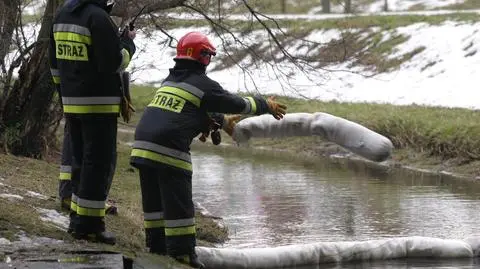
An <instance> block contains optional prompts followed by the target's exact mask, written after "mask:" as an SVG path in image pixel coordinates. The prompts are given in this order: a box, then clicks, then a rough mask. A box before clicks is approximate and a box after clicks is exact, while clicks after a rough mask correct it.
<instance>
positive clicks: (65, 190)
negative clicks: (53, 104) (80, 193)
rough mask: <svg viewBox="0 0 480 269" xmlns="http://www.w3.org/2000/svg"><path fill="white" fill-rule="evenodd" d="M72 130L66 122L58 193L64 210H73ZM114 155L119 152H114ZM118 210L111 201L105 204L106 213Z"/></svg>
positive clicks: (112, 169) (110, 178)
mask: <svg viewBox="0 0 480 269" xmlns="http://www.w3.org/2000/svg"><path fill="white" fill-rule="evenodd" d="M70 139H71V136H70V130H69V128H68V124H65V126H64V128H63V144H62V160H61V165H60V173H59V176H58V179H59V184H58V195H59V197H60V205H61V208H62V209H63V210H66V211H70V210H71V198H72V182H71V179H72V158H73V156H72V148H71V147H72V143H71V141H70ZM113 154H114V155H116V154H117V153H116V152H114V153H113ZM116 161H117V158H116V157H114V158H113V163H112V164H111V167H110V168H111V171H110V174H109V177H108V184H109V185H108V188H107V189H106V190H105V191H106V195H108V193H109V192H110V186H111V184H112V180H113V176H114V173H115V167H116ZM117 212H118V210H117V207H116V206H115V205H113V204H110V203H109V202H107V203H106V205H105V214H111V215H116V214H117Z"/></svg>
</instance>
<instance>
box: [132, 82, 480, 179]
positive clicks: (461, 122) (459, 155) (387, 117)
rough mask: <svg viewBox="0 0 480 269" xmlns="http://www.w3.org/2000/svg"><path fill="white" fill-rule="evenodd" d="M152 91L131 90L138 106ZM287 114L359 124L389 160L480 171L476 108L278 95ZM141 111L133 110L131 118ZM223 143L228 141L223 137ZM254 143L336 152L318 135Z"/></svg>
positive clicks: (309, 151)
mask: <svg viewBox="0 0 480 269" xmlns="http://www.w3.org/2000/svg"><path fill="white" fill-rule="evenodd" d="M153 92H154V89H153V88H150V87H148V86H137V87H135V88H134V89H133V90H132V93H133V94H134V102H135V105H136V107H138V108H141V107H144V106H145V105H147V104H148V102H149V101H150V98H151V96H152V94H153ZM278 100H279V101H281V102H284V103H285V104H287V105H288V107H289V109H288V112H290V113H293V112H326V113H330V114H333V115H336V116H339V117H342V118H345V119H348V120H351V121H354V122H357V123H360V124H362V125H364V126H366V127H368V128H370V129H372V130H374V131H376V132H378V133H380V134H382V135H384V136H386V137H388V138H389V139H390V140H391V141H392V142H393V143H394V145H395V148H396V150H395V152H394V154H393V162H394V163H396V164H399V165H412V166H416V167H419V168H426V169H432V170H435V171H448V172H454V173H460V174H464V175H469V176H479V175H480V137H479V136H478V133H480V125H479V124H478V122H480V111H475V110H468V109H460V108H441V107H424V106H392V105H386V104H369V103H338V102H322V101H316V100H304V99H294V98H285V97H279V98H278ZM140 115H141V112H140V113H137V115H136V116H135V119H138V117H139V116H140ZM223 141H225V142H227V143H228V142H231V140H229V139H228V137H227V135H226V134H224V135H223ZM252 145H254V146H257V147H259V146H268V147H274V149H279V150H289V151H291V152H292V153H293V152H297V153H298V152H300V154H305V155H313V156H315V155H325V154H329V153H334V152H336V151H339V150H341V149H339V148H338V147H334V146H332V145H331V143H326V142H325V141H322V140H321V139H320V138H319V137H305V138H298V137H296V138H288V139H281V140H279V139H255V140H254V141H252Z"/></svg>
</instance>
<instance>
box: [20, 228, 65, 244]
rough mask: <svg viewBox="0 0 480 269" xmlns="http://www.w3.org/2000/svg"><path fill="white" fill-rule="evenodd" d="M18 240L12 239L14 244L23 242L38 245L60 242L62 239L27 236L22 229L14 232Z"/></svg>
mask: <svg viewBox="0 0 480 269" xmlns="http://www.w3.org/2000/svg"><path fill="white" fill-rule="evenodd" d="M16 236H17V238H18V241H14V242H12V243H14V244H23V245H26V246H39V245H51V244H60V243H62V242H63V241H62V240H57V239H53V238H49V237H39V236H34V237H29V236H28V235H27V234H26V233H25V232H24V231H20V232H19V233H18V234H16Z"/></svg>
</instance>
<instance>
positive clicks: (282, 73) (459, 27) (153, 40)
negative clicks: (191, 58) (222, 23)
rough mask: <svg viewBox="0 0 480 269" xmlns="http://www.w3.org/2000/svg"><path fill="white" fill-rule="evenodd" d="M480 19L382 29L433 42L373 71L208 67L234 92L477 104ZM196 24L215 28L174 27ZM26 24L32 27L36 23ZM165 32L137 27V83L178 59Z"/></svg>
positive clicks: (149, 80) (332, 33) (155, 78)
mask: <svg viewBox="0 0 480 269" xmlns="http://www.w3.org/2000/svg"><path fill="white" fill-rule="evenodd" d="M479 27H480V23H474V24H473V23H466V22H452V21H450V22H448V21H447V22H445V23H443V24H440V25H428V24H425V23H417V24H413V25H409V26H406V27H400V28H397V29H395V31H396V32H395V33H393V32H383V34H384V36H386V35H392V34H404V35H406V36H410V39H409V40H408V41H406V42H405V43H402V44H400V45H398V46H397V47H396V49H397V50H398V51H397V52H396V55H399V54H401V53H407V52H410V51H412V50H414V49H416V48H419V47H425V48H426V49H425V50H423V51H422V52H420V53H419V54H417V55H415V56H414V57H413V58H412V59H411V60H409V61H407V62H405V63H404V64H402V66H401V67H400V69H399V70H396V71H393V72H390V73H384V74H381V75H378V76H376V77H373V78H367V77H364V76H362V74H365V73H363V72H361V73H360V74H356V73H352V72H358V71H359V70H358V69H351V68H348V65H347V64H348V63H346V64H342V65H337V66H330V67H328V68H329V69H331V70H344V71H335V72H327V71H323V70H317V71H316V72H313V73H309V74H307V75H306V74H304V73H302V72H300V71H299V70H298V69H296V68H294V66H292V64H290V63H287V62H282V63H280V64H278V65H276V66H275V67H274V68H276V70H275V69H274V68H272V67H269V66H268V65H260V66H258V67H257V68H255V67H248V68H247V71H248V72H247V73H245V72H244V71H243V70H242V69H240V68H239V67H238V66H233V67H230V68H228V69H224V70H220V71H208V74H209V76H210V77H211V78H212V79H215V80H217V81H218V82H219V83H220V84H221V85H222V86H224V88H225V89H227V90H229V91H231V92H239V91H255V85H256V86H257V87H258V89H259V91H261V92H262V93H265V94H280V95H289V96H294V97H299V96H304V97H309V98H316V99H320V100H325V101H330V100H337V101H340V102H377V103H390V104H395V105H404V104H413V103H415V104H420V105H433V106H445V107H464V108H471V109H478V108H480V98H479V97H480V91H478V89H477V85H478V83H477V81H476V77H478V76H479V75H480V68H479V67H480V58H479V57H478V54H476V53H477V51H478V50H480V47H479V46H480V32H479V31H478V29H479ZM192 30H197V31H202V32H204V33H208V29H206V28H179V29H174V30H172V31H170V33H171V34H172V35H173V36H174V37H175V38H177V39H179V38H180V37H181V36H182V35H183V34H185V33H187V32H189V31H192ZM27 32H28V33H31V32H33V30H32V28H30V30H29V31H27ZM28 33H27V34H28ZM339 34H340V33H339V32H338V31H337V30H318V31H316V32H313V33H311V34H310V36H309V37H308V38H309V39H312V40H315V41H318V42H322V43H325V42H328V41H330V40H331V39H332V38H336V37H338V36H339ZM210 36H213V35H210ZM165 38H166V37H165V35H164V34H163V33H161V32H160V31H156V32H153V34H152V35H151V36H149V37H148V38H147V37H146V35H145V34H144V33H143V32H142V31H141V30H140V31H139V32H138V34H137V38H136V39H135V43H136V44H137V53H136V54H135V55H134V58H133V60H132V62H131V64H130V67H129V68H130V69H131V70H133V71H134V72H133V74H132V79H133V83H143V84H153V85H158V84H159V82H160V81H161V80H162V79H164V78H165V77H166V75H167V74H168V69H169V68H171V67H172V66H173V64H174V62H173V60H172V58H173V57H174V54H175V49H174V48H170V47H168V46H166V45H165V44H161V42H163V41H165ZM211 39H212V42H213V43H214V44H215V45H216V46H217V49H218V55H225V51H224V49H223V48H222V46H221V42H220V40H219V39H218V38H211ZM255 40H265V42H264V43H263V46H271V45H270V44H269V43H268V41H267V40H268V38H266V36H265V33H264V32H262V33H252V34H250V35H249V36H248V39H247V40H246V43H251V42H253V41H255ZM300 43H301V41H298V42H296V44H295V46H294V47H293V48H292V47H290V48H289V50H290V51H291V52H295V53H305V52H306V50H304V49H303V48H298V47H296V46H297V45H299V44H300ZM173 45H176V43H175V42H174V43H173ZM302 50H304V51H302ZM391 56H395V55H391ZM215 60H216V59H215V57H214V59H213V61H212V64H211V66H209V68H208V70H212V69H213V67H214V66H215V65H216V64H218V61H215ZM249 61H251V56H247V57H246V60H244V61H243V62H242V64H246V63H248V62H249ZM367 75H368V74H367Z"/></svg>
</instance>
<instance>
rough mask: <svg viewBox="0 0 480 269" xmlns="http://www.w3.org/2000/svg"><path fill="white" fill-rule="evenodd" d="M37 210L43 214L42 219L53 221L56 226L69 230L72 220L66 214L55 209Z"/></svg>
mask: <svg viewBox="0 0 480 269" xmlns="http://www.w3.org/2000/svg"><path fill="white" fill-rule="evenodd" d="M36 210H37V211H38V212H40V214H41V215H42V216H40V219H41V220H42V221H45V222H51V223H53V224H54V225H55V226H56V227H58V228H60V229H62V230H65V231H66V230H67V228H68V225H69V222H70V220H69V218H68V217H66V216H65V215H62V214H61V213H59V212H58V211H56V210H53V209H45V208H36Z"/></svg>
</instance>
